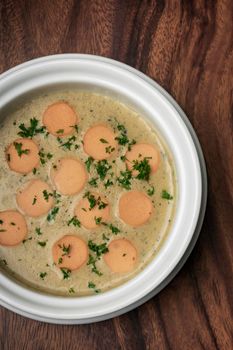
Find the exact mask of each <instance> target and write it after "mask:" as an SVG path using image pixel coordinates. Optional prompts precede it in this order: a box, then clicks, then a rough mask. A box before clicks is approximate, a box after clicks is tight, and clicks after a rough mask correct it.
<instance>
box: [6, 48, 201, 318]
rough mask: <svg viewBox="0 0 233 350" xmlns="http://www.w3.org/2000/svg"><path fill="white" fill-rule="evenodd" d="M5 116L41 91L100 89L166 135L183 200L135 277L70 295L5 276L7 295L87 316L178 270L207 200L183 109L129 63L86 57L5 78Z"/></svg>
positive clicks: (62, 314)
mask: <svg viewBox="0 0 233 350" xmlns="http://www.w3.org/2000/svg"><path fill="white" fill-rule="evenodd" d="M0 87H1V91H3V93H2V97H1V100H0V117H1V118H4V116H5V115H6V114H7V113H9V111H10V110H11V109H12V108H14V106H15V104H18V103H19V101H20V102H24V101H25V100H27V99H28V98H31V97H32V95H33V94H38V92H40V91H41V90H43V91H44V90H48V91H49V90H54V89H59V90H61V89H62V88H72V87H75V89H80V90H82V91H83V90H88V91H93V92H98V93H101V94H104V95H107V96H110V97H113V98H116V99H118V100H119V101H121V102H122V103H125V104H127V105H128V106H130V107H131V108H132V109H134V110H136V111H138V113H140V114H141V115H142V116H144V117H145V118H146V119H148V121H149V122H150V123H152V124H153V125H154V126H155V128H156V129H157V130H158V131H159V133H160V134H161V135H162V138H163V139H164V140H165V142H166V143H167V145H168V147H169V149H170V150H171V153H172V156H173V158H174V162H175V168H176V175H177V187H178V200H177V209H176V215H175V220H174V225H173V227H172V229H171V232H170V234H169V235H168V237H167V239H166V241H165V242H164V244H163V246H162V247H161V249H160V251H159V252H158V254H157V255H156V257H155V258H154V260H153V261H152V262H151V263H150V264H149V265H148V266H147V267H146V268H145V269H144V270H143V271H142V272H141V273H140V274H139V275H137V276H136V277H135V278H133V279H132V280H130V281H129V282H127V283H125V284H124V285H121V286H120V287H117V288H115V289H113V290H111V291H108V292H105V293H104V294H102V295H96V296H91V297H82V298H65V297H56V296H51V295H45V294H43V293H39V292H37V291H33V290H30V289H28V288H26V287H25V286H23V285H20V284H19V283H17V282H16V281H14V280H12V279H10V278H9V277H8V276H6V275H3V274H2V275H1V276H0V292H1V293H0V294H1V299H2V300H3V301H4V302H6V303H9V304H10V305H12V306H13V307H15V308H18V309H22V310H25V311H27V312H29V313H32V314H36V315H39V316H47V317H52V318H58V317H59V318H63V319H85V318H90V317H96V316H99V315H104V314H108V313H111V312H114V311H116V310H118V309H120V308H123V307H126V306H128V305H129V304H131V303H133V302H135V301H136V300H138V299H140V298H142V297H143V296H144V295H146V294H147V293H149V292H151V291H152V290H153V289H154V288H155V287H156V286H158V285H159V284H160V283H161V282H162V281H163V280H164V279H165V278H166V277H167V276H168V275H169V273H170V272H171V271H172V270H173V269H174V267H175V266H176V264H177V263H178V262H179V261H180V259H181V257H182V256H183V254H184V252H185V250H186V249H187V247H188V245H189V243H190V241H191V239H192V235H193V233H194V229H195V226H196V224H197V220H198V215H199V211H200V203H201V192H202V184H201V173H200V165H199V160H198V155H197V152H196V149H195V146H194V144H193V141H192V138H191V136H190V134H189V131H188V129H187V128H186V126H185V124H184V123H183V121H182V120H181V118H180V116H179V114H178V112H177V110H176V109H175V108H174V107H173V106H172V105H171V104H170V102H168V100H167V99H166V98H165V97H164V95H162V94H161V93H160V91H158V90H157V89H155V88H154V87H152V86H151V85H150V84H149V83H148V82H147V81H146V80H144V79H143V77H139V76H137V75H136V74H135V73H134V72H133V70H130V71H129V70H127V69H126V67H125V66H124V65H121V64H119V63H118V64H117V65H115V64H114V63H113V62H112V61H111V60H109V61H108V60H106V59H104V60H102V59H101V58H93V57H89V56H82V55H71V56H70V55H65V56H64V55H62V56H60V57H48V58H44V59H40V60H35V61H32V62H29V63H27V64H24V65H21V66H19V67H18V68H16V69H13V70H12V71H10V72H9V73H6V74H3V75H2V77H0Z"/></svg>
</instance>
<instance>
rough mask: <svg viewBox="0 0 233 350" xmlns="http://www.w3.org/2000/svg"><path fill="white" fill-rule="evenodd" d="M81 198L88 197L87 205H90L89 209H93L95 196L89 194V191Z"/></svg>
mask: <svg viewBox="0 0 233 350" xmlns="http://www.w3.org/2000/svg"><path fill="white" fill-rule="evenodd" d="M83 198H87V199H88V201H89V205H90V207H89V210H91V209H93V208H94V207H95V206H96V202H97V201H96V199H95V196H94V195H93V194H91V193H90V192H89V191H88V192H86V193H85V194H84V196H83Z"/></svg>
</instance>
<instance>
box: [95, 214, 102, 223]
mask: <svg viewBox="0 0 233 350" xmlns="http://www.w3.org/2000/svg"><path fill="white" fill-rule="evenodd" d="M101 221H102V217H101V216H100V217H98V218H97V217H96V216H95V223H96V225H100V224H101Z"/></svg>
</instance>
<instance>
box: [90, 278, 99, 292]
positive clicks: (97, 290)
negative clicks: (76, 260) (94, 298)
mask: <svg viewBox="0 0 233 350" xmlns="http://www.w3.org/2000/svg"><path fill="white" fill-rule="evenodd" d="M88 288H90V289H94V291H95V293H99V292H100V289H96V285H95V283H93V282H91V281H90V282H88Z"/></svg>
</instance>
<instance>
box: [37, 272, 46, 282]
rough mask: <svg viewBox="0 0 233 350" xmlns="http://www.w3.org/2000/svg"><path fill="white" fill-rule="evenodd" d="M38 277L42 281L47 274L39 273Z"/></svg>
mask: <svg viewBox="0 0 233 350" xmlns="http://www.w3.org/2000/svg"><path fill="white" fill-rule="evenodd" d="M39 276H40V278H41V279H42V280H43V279H44V278H45V276H47V272H41V273H40V275H39Z"/></svg>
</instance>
